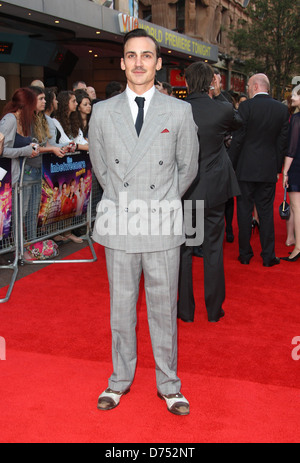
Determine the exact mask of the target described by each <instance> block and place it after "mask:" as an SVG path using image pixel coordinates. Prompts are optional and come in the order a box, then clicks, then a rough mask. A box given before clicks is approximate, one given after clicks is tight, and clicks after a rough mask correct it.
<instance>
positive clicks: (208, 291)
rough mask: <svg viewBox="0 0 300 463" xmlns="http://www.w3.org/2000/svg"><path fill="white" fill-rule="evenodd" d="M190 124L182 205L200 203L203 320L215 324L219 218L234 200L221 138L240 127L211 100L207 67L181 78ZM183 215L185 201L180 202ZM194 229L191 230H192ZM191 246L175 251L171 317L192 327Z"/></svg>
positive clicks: (219, 287)
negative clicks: (194, 161) (189, 165)
mask: <svg viewBox="0 0 300 463" xmlns="http://www.w3.org/2000/svg"><path fill="white" fill-rule="evenodd" d="M185 77H186V81H187V85H188V91H189V96H188V97H187V99H186V101H188V102H189V103H190V104H191V106H192V111H193V116H194V121H195V123H196V125H197V126H198V137H199V142H200V153H199V169H198V175H197V177H196V179H195V180H194V182H193V183H192V185H191V187H190V188H189V189H188V191H187V193H186V194H185V195H184V197H183V199H184V200H191V201H192V208H193V211H195V210H196V206H197V203H196V201H197V200H198V201H199V200H202V201H204V241H203V245H202V249H203V257H204V290H205V304H206V310H207V315H208V320H209V321H211V322H216V321H218V320H219V319H220V318H221V317H222V316H223V315H224V311H223V309H222V304H223V302H224V299H225V276H224V266H223V240H224V212H225V203H226V201H227V200H228V199H229V198H232V197H233V196H236V195H237V194H239V187H238V182H237V179H236V176H235V173H234V170H233V168H232V164H231V162H230V159H229V157H228V155H227V152H226V148H225V145H224V135H225V133H226V132H227V131H228V130H235V129H237V128H238V127H239V126H240V125H241V124H242V121H241V120H240V118H239V119H238V120H236V116H235V113H234V109H233V106H232V105H231V104H230V103H228V102H224V101H218V100H215V99H212V98H211V97H210V96H209V95H208V92H209V89H210V86H211V84H212V81H214V83H213V86H214V87H216V85H218V83H217V79H216V77H214V72H213V69H212V67H211V66H210V65H209V64H206V63H202V62H197V63H193V64H191V65H190V66H189V67H188V68H187V69H186V73H185ZM185 211H186V201H185ZM198 227H199V224H196V229H197V228H198ZM192 252H193V248H192V246H188V245H186V244H184V245H182V247H181V261H180V272H179V299H178V304H177V315H178V317H179V318H181V319H182V320H183V321H193V320H194V312H195V301H194V295H193V279H192Z"/></svg>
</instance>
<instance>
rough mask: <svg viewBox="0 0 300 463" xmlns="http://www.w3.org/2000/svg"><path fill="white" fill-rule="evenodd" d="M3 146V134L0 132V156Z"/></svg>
mask: <svg viewBox="0 0 300 463" xmlns="http://www.w3.org/2000/svg"><path fill="white" fill-rule="evenodd" d="M3 148H4V135H3V133H0V156H1V154H2V152H3Z"/></svg>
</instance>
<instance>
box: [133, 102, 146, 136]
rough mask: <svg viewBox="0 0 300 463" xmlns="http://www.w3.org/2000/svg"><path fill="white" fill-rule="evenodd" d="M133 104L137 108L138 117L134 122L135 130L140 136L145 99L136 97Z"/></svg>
mask: <svg viewBox="0 0 300 463" xmlns="http://www.w3.org/2000/svg"><path fill="white" fill-rule="evenodd" d="M135 102H136V104H137V105H138V107H139V111H138V115H137V118H136V121H135V128H136V131H137V134H138V135H139V134H140V131H141V128H142V125H143V122H144V103H145V98H143V97H142V96H137V97H136V98H135Z"/></svg>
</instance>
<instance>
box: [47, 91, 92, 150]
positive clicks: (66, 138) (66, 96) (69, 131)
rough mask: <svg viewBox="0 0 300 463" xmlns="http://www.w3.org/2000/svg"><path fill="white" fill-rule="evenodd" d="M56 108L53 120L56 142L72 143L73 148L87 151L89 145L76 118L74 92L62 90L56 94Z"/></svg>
mask: <svg viewBox="0 0 300 463" xmlns="http://www.w3.org/2000/svg"><path fill="white" fill-rule="evenodd" d="M57 101H58V108H57V111H56V112H55V115H54V118H53V122H54V124H55V127H56V129H57V132H58V137H57V140H56V141H57V142H58V143H72V142H73V143H74V144H75V150H80V151H88V149H89V145H88V142H87V140H86V139H85V138H84V136H83V133H82V130H81V128H80V121H79V118H78V113H77V111H76V109H77V105H78V103H77V101H76V95H75V92H71V91H68V90H64V91H62V92H60V93H59V94H58V96H57Z"/></svg>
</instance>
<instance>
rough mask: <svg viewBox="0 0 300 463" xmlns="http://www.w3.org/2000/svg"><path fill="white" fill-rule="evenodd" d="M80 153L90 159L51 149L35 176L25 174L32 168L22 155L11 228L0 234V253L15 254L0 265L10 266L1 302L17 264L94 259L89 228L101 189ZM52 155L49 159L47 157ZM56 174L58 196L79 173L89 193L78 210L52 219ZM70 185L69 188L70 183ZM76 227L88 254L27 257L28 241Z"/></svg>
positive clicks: (16, 270)
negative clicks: (59, 155) (58, 154)
mask: <svg viewBox="0 0 300 463" xmlns="http://www.w3.org/2000/svg"><path fill="white" fill-rule="evenodd" d="M80 155H81V159H82V156H84V159H88V161H89V157H88V153H84V154H83V153H80V152H75V153H74V154H72V155H67V157H66V156H65V157H64V158H62V159H61V160H59V158H56V157H55V156H54V155H52V154H50V153H45V154H44V155H42V158H43V169H35V173H38V174H39V175H35V176H30V175H29V176H28V174H30V173H31V169H30V168H29V166H28V164H27V163H26V159H25V158H23V159H22V161H21V174H20V181H19V183H18V184H17V185H16V186H15V187H14V188H13V191H12V197H13V199H12V204H13V207H12V224H11V232H10V235H9V236H7V237H5V238H3V239H2V240H1V237H0V254H4V253H7V252H14V255H15V257H14V262H13V263H11V264H9V265H0V271H2V269H10V270H12V272H13V274H12V278H11V281H10V284H9V287H8V291H7V294H6V296H5V298H3V299H0V302H6V301H7V300H8V299H9V297H10V295H11V292H12V289H13V286H14V283H15V280H16V277H17V274H18V266H19V265H24V264H30V265H38V264H45V263H47V264H48V263H49V264H50V263H53V264H58V263H64V264H66V263H89V262H95V261H96V260H97V256H96V253H95V250H94V247H93V243H92V240H91V232H92V223H93V221H94V220H95V217H96V207H97V204H98V202H99V201H100V199H101V195H102V189H101V187H100V185H99V183H98V181H97V180H96V178H95V176H94V174H93V172H92V169H91V166H90V161H89V165H87V166H86V167H85V168H81V165H82V163H83V161H80V162H81V163H80V162H77V158H78V157H80ZM51 159H52V161H50V160H51ZM0 163H1V161H0ZM45 164H46V167H45ZM53 165H54V168H55V169H56V170H55V169H54V170H55V173H54V175H53V178H52V180H51V178H49V176H50V177H51V175H50V174H49V172H48V171H47V166H51V168H52V167H53ZM73 166H75V167H74V171H72V168H73ZM78 166H79V167H78ZM76 167H78V169H76ZM49 169H50V167H49ZM64 169H65V170H64ZM82 172H84V174H82ZM81 174H82V175H81ZM59 175H60V181H59V182H58V183H59V198H61V197H62V184H63V183H65V184H67V183H68V178H71V177H75V179H76V178H77V180H75V181H74V182H73V183H74V184H77V185H78V178H79V176H81V177H82V178H83V179H84V180H83V182H85V187H86V186H87V185H88V188H86V190H85V191H88V195H87V197H86V200H85V201H84V203H82V204H83V205H82V210H81V212H80V211H79V212H78V213H77V212H76V213H75V212H72V213H71V214H66V215H62V216H61V217H59V218H55V219H53V220H52V219H49V214H48V216H47V213H46V212H47V210H49V207H48V203H49V202H50V198H51V197H53V191H54V184H53V179H57V178H58V177H59ZM76 176H77V177H76ZM64 179H65V180H66V181H64ZM73 180H74V179H73V178H72V181H73ZM69 189H71V187H70V186H69ZM43 201H44V202H43ZM59 201H60V199H59ZM76 229H79V230H80V237H81V238H82V239H83V240H84V241H86V242H87V244H88V247H89V249H90V251H91V258H84V259H78V258H76V257H75V258H74V259H66V258H65V259H60V258H59V256H57V257H54V258H50V259H49V258H48V259H47V260H38V259H29V258H28V256H27V252H26V248H27V247H28V246H29V245H31V244H34V243H37V242H41V241H45V240H48V239H53V238H55V237H56V236H58V235H65V234H67V233H68V232H73V231H74V230H76Z"/></svg>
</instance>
